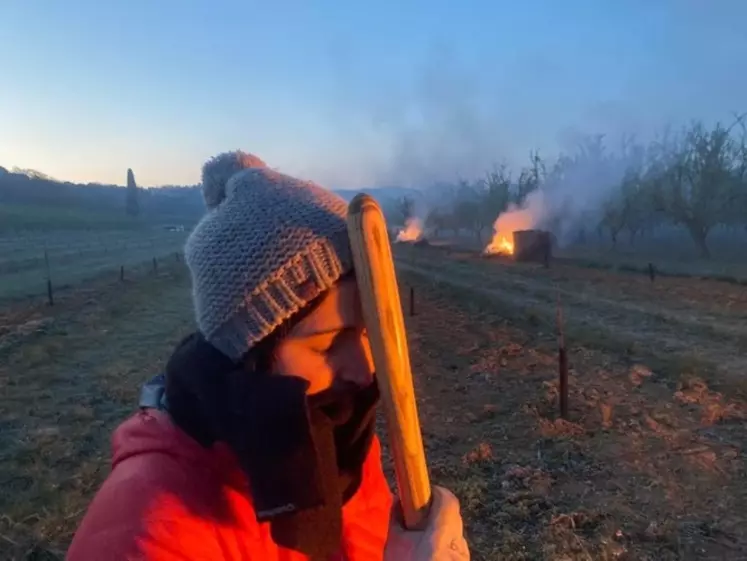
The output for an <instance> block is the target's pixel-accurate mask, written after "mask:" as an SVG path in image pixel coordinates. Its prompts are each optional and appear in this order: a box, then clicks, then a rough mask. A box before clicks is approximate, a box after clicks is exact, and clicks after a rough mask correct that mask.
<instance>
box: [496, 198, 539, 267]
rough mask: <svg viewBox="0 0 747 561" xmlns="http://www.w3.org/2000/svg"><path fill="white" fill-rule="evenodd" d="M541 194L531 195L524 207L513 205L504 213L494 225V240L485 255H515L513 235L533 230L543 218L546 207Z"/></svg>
mask: <svg viewBox="0 0 747 561" xmlns="http://www.w3.org/2000/svg"><path fill="white" fill-rule="evenodd" d="M542 202H543V201H542V194H541V192H537V191H535V192H534V193H531V194H530V195H529V196H528V197H527V200H526V203H525V204H524V206H521V207H520V206H518V205H515V204H511V205H509V206H508V210H506V211H505V212H502V213H501V214H500V215H499V216H498V218H496V220H495V223H494V224H493V239H491V240H490V242H489V243H488V245H487V246H485V249H484V250H483V253H485V254H489V255H496V254H503V255H513V254H514V242H513V234H514V232H516V231H518V230H531V229H532V228H533V227H534V226H535V225H536V224H537V222H538V221H539V220H540V219H541V218H542V216H543V211H544V207H543V204H542Z"/></svg>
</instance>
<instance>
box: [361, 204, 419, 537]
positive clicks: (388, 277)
mask: <svg viewBox="0 0 747 561" xmlns="http://www.w3.org/2000/svg"><path fill="white" fill-rule="evenodd" d="M348 235H349V236H350V245H351V248H352V251H353V263H354V265H355V275H356V278H357V279H358V290H359V292H360V296H361V303H362V307H363V317H364V320H365V323H366V330H367V331H368V338H369V340H370V342H371V352H372V354H373V360H374V366H375V368H376V377H377V380H378V382H379V388H380V390H381V400H382V404H383V406H384V413H385V416H386V424H387V433H388V435H389V444H390V447H391V450H392V456H393V457H394V470H395V474H396V477H397V488H398V490H399V498H400V502H401V504H402V516H403V521H404V524H405V527H406V528H407V529H410V530H415V529H419V528H421V527H422V524H423V523H424V522H425V520H426V518H427V516H428V509H429V507H430V502H431V485H430V480H429V477H428V468H427V465H426V462H425V451H424V450H423V438H422V435H421V433H420V421H419V419H418V409H417V404H416V402H415V390H414V388H413V384H412V371H411V370H410V353H409V351H408V347H407V336H406V333H405V321H404V319H403V317H402V307H401V304H400V299H399V289H398V287H397V277H396V274H395V272H394V262H393V260H392V248H391V246H390V244H389V236H388V234H387V229H386V222H385V220H384V214H383V213H382V212H381V208H380V207H379V205H378V203H377V202H376V201H375V200H374V199H373V198H372V197H370V196H369V195H366V194H360V195H357V196H356V197H355V198H354V199H353V200H352V201H351V202H350V205H349V207H348Z"/></svg>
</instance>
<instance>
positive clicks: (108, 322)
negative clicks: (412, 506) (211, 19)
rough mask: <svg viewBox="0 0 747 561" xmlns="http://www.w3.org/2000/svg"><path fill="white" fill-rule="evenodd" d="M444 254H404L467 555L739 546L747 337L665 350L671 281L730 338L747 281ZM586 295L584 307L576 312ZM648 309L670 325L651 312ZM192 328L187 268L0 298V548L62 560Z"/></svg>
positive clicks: (437, 445) (674, 555) (690, 330)
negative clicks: (559, 342)
mask: <svg viewBox="0 0 747 561" xmlns="http://www.w3.org/2000/svg"><path fill="white" fill-rule="evenodd" d="M433 259H434V263H433V264H432V265H430V268H426V267H427V264H425V265H424V264H423V263H421V262H417V263H414V264H413V263H411V264H410V266H411V269H412V268H416V269H417V268H420V269H426V270H425V272H426V273H427V274H425V275H424V274H422V270H421V271H420V272H418V271H414V272H413V270H411V271H410V272H405V271H404V268H403V273H402V276H401V280H402V283H403V287H409V285H413V286H415V288H416V296H417V306H416V308H417V314H416V316H415V317H413V318H408V329H409V331H408V334H409V339H410V344H411V352H412V362H413V367H414V370H415V373H416V383H417V386H418V387H417V390H418V398H419V407H420V414H421V419H422V426H423V431H424V436H425V442H426V447H427V454H428V460H429V466H430V467H431V472H432V479H433V482H434V483H437V484H441V485H445V486H447V487H449V488H451V489H453V490H454V491H455V492H456V493H457V495H458V496H459V497H460V500H461V503H462V507H463V512H464V518H465V524H466V529H467V534H468V539H469V542H470V545H471V548H472V551H473V558H474V559H476V560H477V561H481V560H495V561H498V560H501V561H518V560H530V559H544V560H553V561H561V560H562V561H576V560H584V561H587V560H590V559H593V560H612V559H621V560H652V561H653V560H663V561H666V560H675V559H677V560H690V559H729V560H738V559H747V541H746V539H745V536H746V535H747V533H745V531H744V528H745V527H747V526H746V523H747V485H746V483H747V471H746V469H745V465H744V460H745V450H746V449H747V434H746V433H745V428H744V421H745V417H746V416H747V405H746V403H745V399H744V397H743V396H742V395H741V394H740V392H739V389H740V386H739V383H738V379H737V377H736V374H735V371H734V370H733V367H734V365H736V364H738V362H737V361H738V359H739V356H738V354H739V346H738V345H736V346H735V344H734V340H733V339H732V340H731V342H729V341H728V340H727V341H725V342H724V341H722V342H720V343H719V342H718V341H716V335H715V334H714V331H713V329H711V330H709V329H701V328H700V327H699V325H697V324H690V325H689V326H688V327H687V328H686V329H684V330H683V332H682V335H681V336H680V337H679V338H680V339H683V340H685V341H686V342H689V343H691V344H692V343H695V345H696V346H695V347H694V348H695V350H700V348H701V347H708V349H709V356H708V360H704V359H703V358H702V357H700V356H698V355H700V353H699V352H696V353H685V354H680V353H679V352H677V351H678V350H679V349H680V347H675V350H674V351H671V350H667V351H666V352H662V350H661V349H658V350H657V348H656V347H658V346H660V344H661V341H662V340H668V338H671V337H669V336H668V335H667V329H669V330H670V331H671V330H672V329H675V327H677V326H681V325H683V323H685V322H686V318H683V317H681V316H682V314H683V308H684V307H683V306H681V305H679V304H677V302H679V300H678V299H677V298H675V297H672V298H671V301H670V299H669V296H667V295H668V294H670V293H672V292H675V290H680V291H681V292H680V296H682V295H683V294H685V293H687V294H689V295H690V296H689V297H690V298H691V299H692V302H688V304H687V306H689V307H691V309H692V311H693V316H694V318H695V321H696V322H697V321H700V319H702V317H704V316H705V315H707V314H711V315H712V316H713V317H717V318H721V319H722V320H723V322H722V323H721V324H719V325H718V326H717V327H716V332H719V333H720V332H721V331H723V329H724V327H723V326H724V325H726V326H727V327H733V325H734V324H733V323H729V322H730V321H731V320H730V316H729V313H733V314H735V315H736V314H738V313H742V310H744V308H743V307H741V306H742V304H741V302H742V300H741V298H742V294H741V293H731V294H732V295H731V297H730V298H729V299H722V300H718V299H717V298H716V299H715V300H714V299H713V298H712V297H711V295H710V292H709V290H712V289H710V288H709V289H705V288H702V287H701V288H699V289H698V290H695V289H690V291H688V289H687V288H686V287H685V286H684V285H682V286H681V287H680V285H676V286H677V287H679V288H677V289H675V287H669V289H666V290H663V289H662V290H659V289H656V288H655V287H650V286H636V285H635V283H633V284H631V285H628V283H627V281H626V280H624V277H625V275H614V274H612V273H609V272H606V273H603V272H599V271H591V272H589V271H588V270H585V272H582V273H578V274H577V273H576V272H574V271H573V270H570V269H568V270H563V271H557V270H552V271H551V272H549V273H542V274H548V275H556V276H555V277H552V280H550V279H545V280H544V281H543V282H544V283H545V284H544V285H543V284H541V283H538V282H537V280H538V279H537V276H538V273H536V272H532V271H531V270H529V269H526V270H523V271H522V270H518V269H516V270H511V271H509V272H505V271H500V270H499V265H496V264H489V263H485V262H479V263H475V262H467V263H462V264H459V265H454V264H453V263H452V262H451V261H450V259H451V257H448V256H446V255H445V254H443V257H441V259H443V261H440V262H439V261H437V260H436V258H433ZM459 267H465V268H464V269H460V268H459ZM484 267H486V268H484ZM491 267H493V268H494V269H495V270H493V269H491ZM434 271H439V273H440V274H441V275H442V276H444V278H443V279H441V281H440V282H434V280H433V272H434ZM540 273H541V272H540ZM501 274H502V275H504V276H503V277H499V278H497V279H493V277H494V276H495V277H498V276H499V275H501ZM598 274H604V275H607V277H605V278H606V280H604V279H601V278H598V277H596V276H595V275H598ZM505 275H513V276H509V277H506V276H505ZM522 275H523V276H522ZM584 275H591V276H588V277H587V276H584ZM563 276H565V277H566V278H567V279H569V280H563V279H562V278H558V277H563ZM486 278H488V279H492V280H493V281H494V282H493V283H492V284H490V285H488V286H486V280H485V279H486ZM540 280H542V279H540ZM450 281H456V282H450ZM657 282H658V281H657ZM672 282H675V280H674V279H673V281H672ZM676 282H678V283H684V282H685V280H682V279H680V280H676ZM693 282H697V281H693ZM553 283H554V284H553ZM608 284H609V286H608ZM555 285H560V287H561V288H564V289H566V291H567V292H568V294H569V296H568V298H567V299H566V305H567V307H568V310H567V314H566V317H567V320H568V344H569V361H570V366H571V370H570V376H569V378H570V392H571V393H570V406H571V411H570V413H571V416H570V419H569V420H568V421H563V420H560V419H558V418H557V414H556V410H557V392H558V390H557V382H556V351H555V338H554V334H553V329H552V315H553V313H554V310H553V309H552V307H551V306H550V310H549V312H548V301H549V299H550V297H551V296H552V295H553V294H554V293H553V292H552V291H549V290H544V292H543V289H546V288H547V287H548V286H550V287H554V286H555ZM595 286H597V287H601V288H597V289H595V288H594V287H595ZM543 287H544V288H543ZM614 287H618V288H620V290H621V291H622V292H621V295H620V296H618V297H617V300H619V301H620V304H621V305H620V306H617V307H615V305H614V303H615V300H616V299H615V298H614V297H613V295H612V291H614V290H616V288H614ZM582 290H586V300H585V302H586V304H587V309H586V310H584V311H583V313H582V314H576V313H574V312H575V311H576V306H578V304H579V300H578V298H579V297H576V299H575V300H574V297H573V293H574V291H582ZM595 290H596V291H595ZM730 290H737V289H736V288H735V287H734V286H733V285H732V286H731V288H730ZM486 291H487V292H486ZM604 291H607V292H604ZM698 291H701V293H702V295H701V296H698V294H699V292H698ZM403 298H405V299H406V298H407V292H405V294H404V296H403ZM553 301H554V300H553ZM610 302H612V303H610ZM647 302H648V303H650V305H651V306H652V307H654V308H655V309H656V311H657V313H659V314H663V315H664V316H665V317H675V316H676V317H677V318H678V319H677V321H676V322H674V323H670V324H667V323H666V322H659V323H657V322H656V321H655V320H654V319H652V318H651V317H649V316H648V315H647V313H646V306H647V305H648V304H647ZM719 302H724V303H727V302H732V303H731V304H729V306H730V307H731V310H732V312H730V311H729V310H727V309H726V305H725V304H724V305H721V304H719ZM405 304H407V302H406V300H405ZM405 308H407V305H406V306H405ZM735 310H736V311H735ZM595 314H596V315H597V316H598V317H595ZM677 314H679V316H678V315H677ZM579 317H581V318H587V319H588V321H589V322H590V323H587V324H584V322H581V321H578V319H579ZM636 317H638V321H639V322H640V324H641V325H642V326H643V327H642V328H641V330H640V333H638V334H636V333H634V332H632V330H631V329H630V327H631V325H634V324H633V323H632V322H634V321H635V320H636ZM699 318H700V319H699ZM618 325H619V326H620V329H619V330H617V329H616V328H617V326H618ZM600 326H602V327H604V329H600ZM667 326H668V327H667ZM673 326H675V327H673ZM191 328H192V318H191V306H190V302H189V291H188V279H187V277H186V275H185V274H184V271H182V270H181V269H179V268H177V267H176V265H174V267H173V268H171V269H166V270H161V272H160V274H159V276H158V277H154V276H152V275H150V276H146V277H143V278H140V279H137V280H133V281H132V282H128V283H125V284H124V285H121V284H119V283H112V282H110V281H106V282H104V281H101V282H93V283H88V284H86V285H84V286H81V287H79V288H77V289H74V290H70V291H69V292H67V293H65V294H63V295H62V296H61V297H60V300H59V301H58V305H57V306H55V308H53V309H50V308H47V307H45V306H36V307H35V306H28V305H21V304H19V305H17V306H15V307H12V308H6V309H4V310H2V311H0V336H1V337H2V338H1V339H0V392H1V394H2V395H1V399H0V483H2V487H0V489H2V490H0V559H3V560H5V559H8V560H18V561H20V560H32V559H33V560H35V561H40V560H49V561H52V560H59V559H61V558H62V557H63V556H64V551H65V549H66V547H67V545H68V543H69V541H70V539H71V537H72V533H73V532H74V530H75V527H76V525H77V523H78V521H79V520H80V517H81V516H82V514H83V512H84V511H85V508H86V505H87V503H88V501H89V500H90V498H91V497H92V495H93V493H94V492H95V490H96V488H97V487H98V485H99V484H100V482H101V481H102V479H103V478H104V477H105V475H106V473H107V471H108V461H109V437H110V434H111V431H112V430H113V429H114V427H115V426H116V425H117V424H118V423H119V422H120V421H121V420H122V419H124V418H125V417H126V416H127V415H128V414H130V413H131V412H132V411H133V410H134V408H135V405H136V399H137V392H138V390H139V387H140V385H141V384H142V383H143V381H145V380H146V379H147V378H149V377H150V376H151V375H152V374H153V373H155V372H157V371H158V370H159V368H160V367H161V366H162V364H163V361H164V359H166V358H167V357H168V355H169V353H170V351H171V349H172V347H173V345H174V343H176V341H177V340H178V339H179V338H180V337H181V336H182V335H183V334H184V333H185V332H187V330H189V329H191ZM719 330H721V331H719ZM618 333H622V335H621V336H618ZM712 343H713V344H714V345H720V346H711V344H712ZM678 344H679V343H678ZM714 349H717V350H718V351H719V352H727V351H730V354H729V355H728V356H725V357H724V359H725V360H724V362H725V363H726V364H727V365H728V368H727V369H724V370H720V369H719V368H714V367H713V365H712V364H710V362H709V361H710V360H712V359H713V358H715V354H714V353H715V351H714ZM704 365H705V366H704ZM716 366H718V365H716Z"/></svg>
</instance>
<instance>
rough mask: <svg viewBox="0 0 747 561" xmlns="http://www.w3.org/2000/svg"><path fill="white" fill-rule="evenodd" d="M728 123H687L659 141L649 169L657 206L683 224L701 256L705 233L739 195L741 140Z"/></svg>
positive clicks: (707, 251) (721, 220) (706, 252)
mask: <svg viewBox="0 0 747 561" xmlns="http://www.w3.org/2000/svg"><path fill="white" fill-rule="evenodd" d="M732 128H733V125H732V127H728V128H727V127H724V126H723V125H722V124H721V123H716V125H714V127H713V128H712V129H707V128H706V127H705V126H704V125H703V124H702V123H700V122H695V123H693V124H692V125H690V126H689V127H688V128H686V129H685V130H684V132H683V133H682V134H681V136H680V137H679V138H676V139H672V140H671V141H669V142H665V143H660V144H659V150H658V156H659V158H660V161H659V162H656V163H655V165H654V166H653V173H652V174H650V182H651V186H652V191H653V193H654V197H655V200H656V202H657V206H658V208H660V209H661V210H662V211H663V212H665V213H666V214H667V216H668V217H669V218H670V219H671V220H672V221H673V222H674V223H675V224H680V225H682V226H684V227H685V228H686V229H687V231H688V233H689V234H690V237H691V238H692V240H693V242H694V243H695V245H696V247H697V248H698V250H699V251H700V254H701V256H702V257H704V258H709V257H710V255H711V253H710V249H709V247H708V243H707V239H708V234H709V233H710V232H711V231H712V230H713V228H714V227H715V226H717V225H719V224H726V223H727V222H728V221H729V216H730V215H731V214H732V212H733V208H734V207H735V206H737V205H738V203H739V200H740V191H741V184H742V180H741V179H738V178H739V176H740V175H742V176H743V174H744V171H743V169H742V166H743V165H744V156H743V153H744V152H743V151H744V146H743V144H744V143H743V142H741V143H740V142H739V141H737V140H736V139H735V138H734V137H733V136H732V134H731V131H732ZM742 140H743V139H742Z"/></svg>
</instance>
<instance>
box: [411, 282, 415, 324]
mask: <svg viewBox="0 0 747 561" xmlns="http://www.w3.org/2000/svg"><path fill="white" fill-rule="evenodd" d="M414 315H415V288H414V287H412V286H411V287H410V317H412V316H414Z"/></svg>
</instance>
